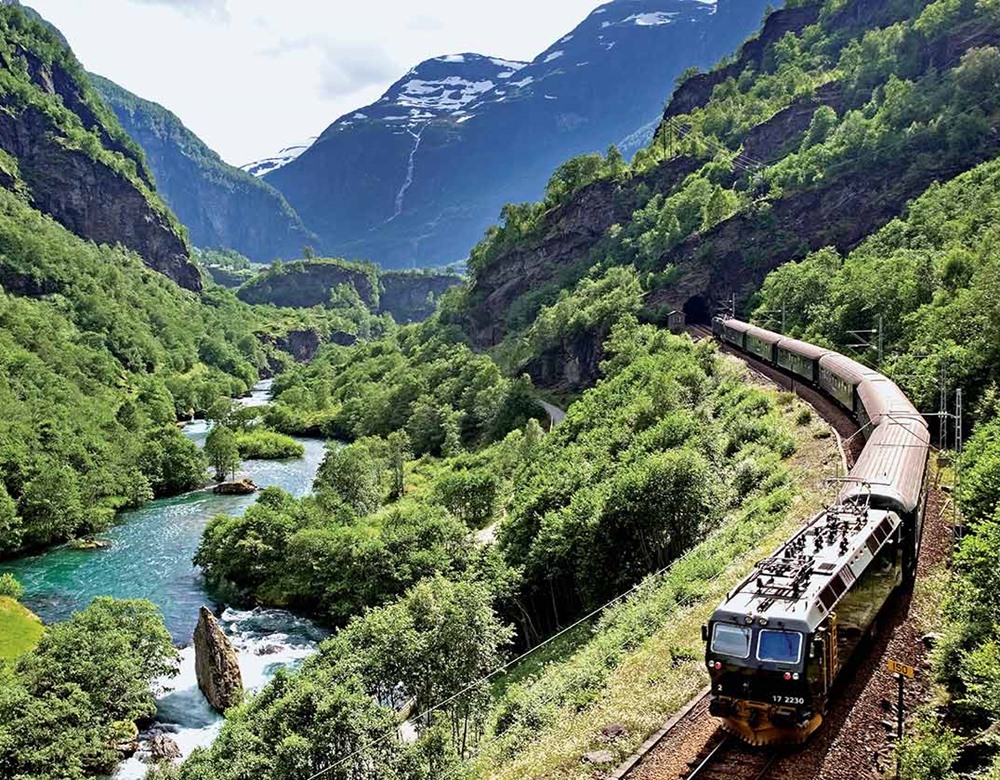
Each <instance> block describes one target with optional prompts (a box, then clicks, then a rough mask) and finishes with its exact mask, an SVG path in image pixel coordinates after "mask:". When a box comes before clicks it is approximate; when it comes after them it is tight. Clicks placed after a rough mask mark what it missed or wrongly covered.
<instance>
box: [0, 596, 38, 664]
mask: <svg viewBox="0 0 1000 780" xmlns="http://www.w3.org/2000/svg"><path fill="white" fill-rule="evenodd" d="M44 631H45V629H44V628H43V627H42V621H41V618H39V617H38V615H36V614H35V613H34V612H32V611H31V610H30V609H28V608H27V607H25V606H23V605H21V604H19V603H18V602H16V601H14V599H12V598H8V597H6V596H0V661H13V660H14V659H16V658H18V657H19V656H21V655H24V654H25V653H27V652H28V651H29V650H31V649H33V648H34V647H35V645H37V644H38V641H39V640H40V639H41V638H42V634H43V633H44Z"/></svg>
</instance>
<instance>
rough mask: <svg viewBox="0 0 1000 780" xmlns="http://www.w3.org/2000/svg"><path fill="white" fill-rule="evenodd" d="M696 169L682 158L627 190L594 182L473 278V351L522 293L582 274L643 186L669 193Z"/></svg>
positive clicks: (499, 329) (495, 339)
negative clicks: (531, 233) (668, 191)
mask: <svg viewBox="0 0 1000 780" xmlns="http://www.w3.org/2000/svg"><path fill="white" fill-rule="evenodd" d="M700 165H701V163H700V162H699V161H697V160H694V159H692V158H687V157H682V158H678V159H674V160H670V161H669V162H666V163H664V164H663V165H660V166H658V167H657V168H655V169H654V170H652V171H650V172H648V173H646V174H644V175H642V176H640V177H637V178H636V179H634V180H633V181H632V182H630V183H629V185H628V186H622V185H618V184H616V183H614V182H611V181H608V180H598V181H595V182H593V183H592V184H589V185H587V186H585V187H583V188H582V189H581V190H580V191H579V192H578V193H576V194H575V195H574V196H573V197H572V198H570V199H569V201H568V202H566V203H564V204H563V205H561V206H558V207H556V208H554V209H552V210H551V211H550V212H549V213H547V214H545V215H544V216H543V217H542V224H541V227H540V228H539V229H538V231H537V233H536V234H535V235H534V236H532V237H531V238H529V239H528V240H525V241H523V242H520V243H518V244H517V245H515V246H513V247H512V248H510V249H509V250H507V251H506V252H505V253H504V254H502V255H501V256H500V257H497V258H496V259H495V260H494V261H493V262H492V263H490V265H489V266H488V267H487V268H485V269H483V270H482V271H481V272H480V273H479V274H478V275H477V276H476V280H475V283H474V285H473V287H472V291H471V296H470V297H471V299H472V301H473V305H472V307H471V308H470V309H469V310H468V321H467V323H466V327H467V329H468V331H469V335H470V336H471V338H472V340H473V342H474V343H475V344H476V346H477V347H479V348H482V349H485V348H488V347H492V346H495V345H496V344H498V343H499V342H500V340H501V339H502V338H503V336H504V334H505V332H506V329H507V314H508V312H509V310H510V307H511V305H512V304H513V303H514V301H515V300H517V299H518V298H519V297H521V296H522V295H524V294H525V293H527V292H529V291H532V290H537V289H539V288H541V287H543V286H545V285H547V284H550V283H552V282H553V280H555V279H557V278H564V277H566V276H567V275H572V274H573V272H574V268H576V269H578V270H577V271H576V276H577V278H579V277H580V276H582V275H583V274H584V273H586V270H587V269H588V268H589V267H590V265H591V260H590V257H589V255H590V252H591V250H592V249H594V247H596V246H597V244H598V242H599V241H600V240H601V239H602V238H604V234H605V233H606V232H607V230H608V228H610V227H611V226H612V225H614V224H615V223H620V222H624V221H625V220H627V219H629V218H630V217H631V216H632V213H633V212H634V211H635V209H636V208H637V207H638V206H639V205H640V200H639V190H640V189H641V188H642V187H643V186H645V187H646V188H650V189H653V190H654V191H658V190H659V191H662V190H669V189H671V188H672V187H675V186H676V185H678V184H679V183H680V182H681V181H683V180H684V177H686V176H687V175H689V174H691V173H693V172H694V171H696V170H698V168H699V167H700ZM571 281H575V280H571Z"/></svg>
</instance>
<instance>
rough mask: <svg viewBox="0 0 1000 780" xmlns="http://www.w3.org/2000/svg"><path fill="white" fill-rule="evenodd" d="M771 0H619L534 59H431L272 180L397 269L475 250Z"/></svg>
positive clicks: (306, 212) (331, 228) (314, 220)
mask: <svg viewBox="0 0 1000 780" xmlns="http://www.w3.org/2000/svg"><path fill="white" fill-rule="evenodd" d="M765 6H766V3H765V2H762V1H759V0H749V2H742V3H740V2H736V0H719V2H718V3H715V2H703V1H702V0H614V1H613V2H611V3H607V4H605V5H604V6H601V7H600V8H598V9H596V10H595V11H594V12H593V13H591V14H590V15H589V16H588V17H587V18H586V19H585V20H584V21H583V22H581V23H580V24H579V25H577V27H575V28H574V29H573V30H572V31H571V32H570V33H568V34H567V35H564V36H562V37H561V38H560V39H559V40H558V41H556V42H555V43H553V44H552V45H551V46H549V47H548V48H546V49H545V50H544V51H542V52H541V53H540V54H539V55H538V56H537V57H536V58H535V59H534V60H532V61H531V62H530V63H527V64H524V65H523V66H522V65H521V63H515V62H512V61H509V60H500V59H498V58H490V57H486V56H485V55H472V54H461V55H445V56H443V57H438V58H434V59H431V60H427V61H425V62H423V63H421V64H420V65H419V66H417V67H416V68H414V69H412V70H411V71H410V72H408V73H407V74H406V75H404V76H403V77H402V78H401V79H399V80H398V81H397V82H396V83H394V84H393V85H392V86H391V87H390V88H389V90H387V92H386V93H385V94H384V95H383V96H382V98H380V99H379V100H378V101H376V102H375V103H373V104H371V105H369V106H366V107H362V108H360V109H357V110H356V111H354V112H349V113H348V114H345V115H344V116H342V117H340V118H338V119H337V120H336V121H334V122H333V123H332V124H331V125H330V126H329V127H328V128H327V129H326V130H325V131H324V132H323V133H322V134H321V135H320V136H319V138H318V139H317V141H316V142H315V143H313V144H312V145H311V146H310V147H309V148H308V149H306V150H305V151H304V152H303V153H302V154H301V155H300V156H298V157H297V158H296V159H294V160H292V161H290V162H288V163H287V164H284V165H282V166H281V167H280V168H277V169H275V170H271V171H269V172H268V173H266V174H265V176H264V179H265V181H267V182H268V183H270V184H273V185H274V186H275V187H276V188H277V189H278V190H280V191H281V192H282V193H283V194H284V195H285V197H286V198H287V199H288V201H289V203H290V204H291V205H292V206H293V208H295V209H296V210H297V211H298V213H299V214H300V215H301V216H302V218H303V221H304V222H305V223H306V224H307V225H309V226H310V227H311V228H312V229H313V230H315V231H316V232H317V234H319V236H320V238H321V241H322V247H323V250H324V252H326V253H328V254H334V255H341V256H345V257H361V258H370V259H372V260H374V261H376V262H379V263H380V264H381V265H382V266H383V267H389V268H392V267H414V266H427V265H446V264H448V263H450V262H453V261H456V260H461V259H463V258H464V257H465V256H466V255H467V252H468V250H469V248H470V247H471V246H472V245H473V244H474V243H475V242H476V241H477V240H478V239H479V237H480V236H481V235H482V232H483V231H484V230H485V229H486V227H488V226H489V225H490V224H492V223H493V221H494V220H495V216H496V214H497V213H498V211H499V209H500V207H501V206H502V205H503V204H504V203H505V202H518V201H522V200H526V199H530V198H534V197H537V196H538V194H539V193H540V192H541V190H542V188H543V186H544V183H545V181H546V180H547V178H548V173H549V172H550V171H551V170H552V169H553V168H555V167H556V166H557V165H558V164H559V163H560V162H562V161H563V160H564V159H566V158H567V157H571V156H573V155H575V154H579V153H583V152H589V151H595V150H602V151H603V150H604V149H606V148H607V147H608V145H610V144H614V143H616V142H618V141H620V140H622V139H625V138H627V137H628V136H630V135H631V134H633V133H635V132H636V131H637V129H639V128H642V127H643V126H645V125H648V123H649V122H650V120H652V119H653V118H654V117H655V116H656V115H657V114H659V113H660V111H661V109H662V103H663V96H664V95H665V94H668V93H669V91H670V84H671V83H672V81H673V80H674V78H675V77H676V76H678V75H679V74H680V73H681V71H682V70H683V69H684V68H686V67H688V66H690V65H691V64H699V65H703V66H707V65H709V64H712V63H714V62H715V61H716V59H718V57H719V56H721V55H722V54H724V53H726V52H728V51H730V50H731V49H732V48H734V47H735V45H737V44H738V43H739V42H741V41H742V40H743V39H744V38H745V37H746V35H747V34H748V33H749V32H750V31H751V30H752V29H755V28H756V26H757V24H758V21H759V19H760V15H761V12H762V11H763V10H764V8H765ZM457 58H462V59H461V61H458V59H457ZM466 58H468V61H466ZM497 63H505V64H506V69H500V66H499V65H498V64H497ZM449 68H450V70H449ZM456 68H458V70H457V71H456ZM502 74H508V75H506V76H505V77H504V78H501V75H502ZM425 76H426V77H425ZM449 80H451V82H452V83H450V84H448V83H444V82H448V81H449ZM425 90H426V92H425ZM425 98H426V99H425ZM432 99H438V100H443V103H440V102H439V103H436V104H434V105H428V100H432ZM359 114H360V116H358V115H359ZM401 194H402V197H400V196H401Z"/></svg>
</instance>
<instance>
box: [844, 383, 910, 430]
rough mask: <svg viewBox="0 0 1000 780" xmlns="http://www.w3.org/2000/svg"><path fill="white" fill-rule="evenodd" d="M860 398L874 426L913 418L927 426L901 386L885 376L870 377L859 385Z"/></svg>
mask: <svg viewBox="0 0 1000 780" xmlns="http://www.w3.org/2000/svg"><path fill="white" fill-rule="evenodd" d="M858 396H859V397H860V398H861V403H862V404H863V405H864V407H865V413H866V414H867V415H868V419H870V420H871V421H872V424H873V425H879V424H880V423H882V422H883V420H885V419H894V418H912V419H915V420H919V421H920V423H921V424H922V425H926V423H925V422H924V418H923V416H922V415H921V414H920V412H918V411H917V409H916V407H914V405H913V404H912V403H910V399H909V398H907V397H906V395H905V394H904V393H903V391H902V390H900V389H899V386H898V385H897V384H896V383H895V382H893V381H892V380H891V379H888V378H887V377H884V376H881V375H880V376H877V377H868V379H867V380H866V381H864V382H862V383H861V384H860V385H858Z"/></svg>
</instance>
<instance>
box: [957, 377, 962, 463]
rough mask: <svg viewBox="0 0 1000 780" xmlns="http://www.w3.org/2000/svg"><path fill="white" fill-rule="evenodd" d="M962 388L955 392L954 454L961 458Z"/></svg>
mask: <svg viewBox="0 0 1000 780" xmlns="http://www.w3.org/2000/svg"><path fill="white" fill-rule="evenodd" d="M962 434H963V432H962V388H958V389H957V390H956V391H955V453H956V454H957V455H958V456H959V457H961V456H962V443H963V442H962V438H963V436H962Z"/></svg>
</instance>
